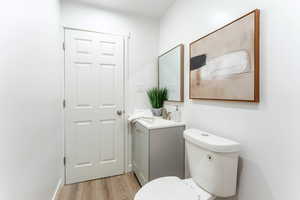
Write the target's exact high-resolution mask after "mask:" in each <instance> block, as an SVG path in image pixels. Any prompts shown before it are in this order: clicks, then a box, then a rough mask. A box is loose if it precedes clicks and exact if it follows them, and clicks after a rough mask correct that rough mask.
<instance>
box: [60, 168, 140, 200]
mask: <svg viewBox="0 0 300 200" xmlns="http://www.w3.org/2000/svg"><path fill="white" fill-rule="evenodd" d="M139 189H140V185H139V183H138V181H137V179H136V177H135V176H134V175H133V173H128V174H124V175H120V176H114V177H108V178H103V179H98V180H93V181H87V182H82V183H77V184H72V185H65V186H64V187H63V188H62V189H61V191H60V193H59V195H58V198H57V200H133V199H134V195H135V194H136V193H137V191H138V190H139Z"/></svg>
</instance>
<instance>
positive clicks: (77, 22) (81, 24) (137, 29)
mask: <svg viewBox="0 0 300 200" xmlns="http://www.w3.org/2000/svg"><path fill="white" fill-rule="evenodd" d="M61 13H62V23H63V25H64V26H66V27H72V28H79V29H85V30H91V31H99V32H107V33H115V34H122V35H128V34H129V33H131V39H130V40H129V85H130V88H129V97H130V99H129V102H130V112H131V111H132V110H133V109H134V108H147V107H148V106H149V103H148V99H147V97H146V95H145V90H146V89H148V88H149V87H153V86H155V85H156V80H157V79H156V70H157V69H156V65H157V49H158V36H159V22H158V20H157V19H151V18H146V17H141V16H136V15H130V14H126V13H121V12H114V11H110V10H107V9H101V8H100V7H95V6H93V5H88V4H81V3H77V2H72V1H69V0H63V1H62V11H61Z"/></svg>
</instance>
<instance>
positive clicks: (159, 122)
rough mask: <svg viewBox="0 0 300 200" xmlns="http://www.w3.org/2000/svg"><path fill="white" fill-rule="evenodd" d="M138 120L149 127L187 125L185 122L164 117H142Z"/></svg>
mask: <svg viewBox="0 0 300 200" xmlns="http://www.w3.org/2000/svg"><path fill="white" fill-rule="evenodd" d="M137 121H138V122H139V123H141V124H142V125H143V126H144V127H146V128H147V129H160V128H169V127H177V126H185V123H183V122H174V121H170V120H165V119H162V118H140V119H138V120H137Z"/></svg>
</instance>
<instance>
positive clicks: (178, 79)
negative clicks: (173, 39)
mask: <svg viewBox="0 0 300 200" xmlns="http://www.w3.org/2000/svg"><path fill="white" fill-rule="evenodd" d="M183 77H184V46H183V44H180V45H178V46H176V47H175V48H173V49H171V50H169V51H168V52H166V53H164V54H163V55H161V56H159V58H158V87H159V88H167V89H168V93H169V95H168V101H174V102H183V99H184V94H183V90H184V85H183V84H184V83H183V82H184V80H183V79H184V78H183Z"/></svg>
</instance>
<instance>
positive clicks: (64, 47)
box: [62, 42, 66, 51]
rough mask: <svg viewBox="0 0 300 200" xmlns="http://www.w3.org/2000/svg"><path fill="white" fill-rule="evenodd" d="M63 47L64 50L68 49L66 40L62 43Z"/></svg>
mask: <svg viewBox="0 0 300 200" xmlns="http://www.w3.org/2000/svg"><path fill="white" fill-rule="evenodd" d="M62 48H63V50H64V51H65V50H66V44H65V42H63V43H62Z"/></svg>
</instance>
